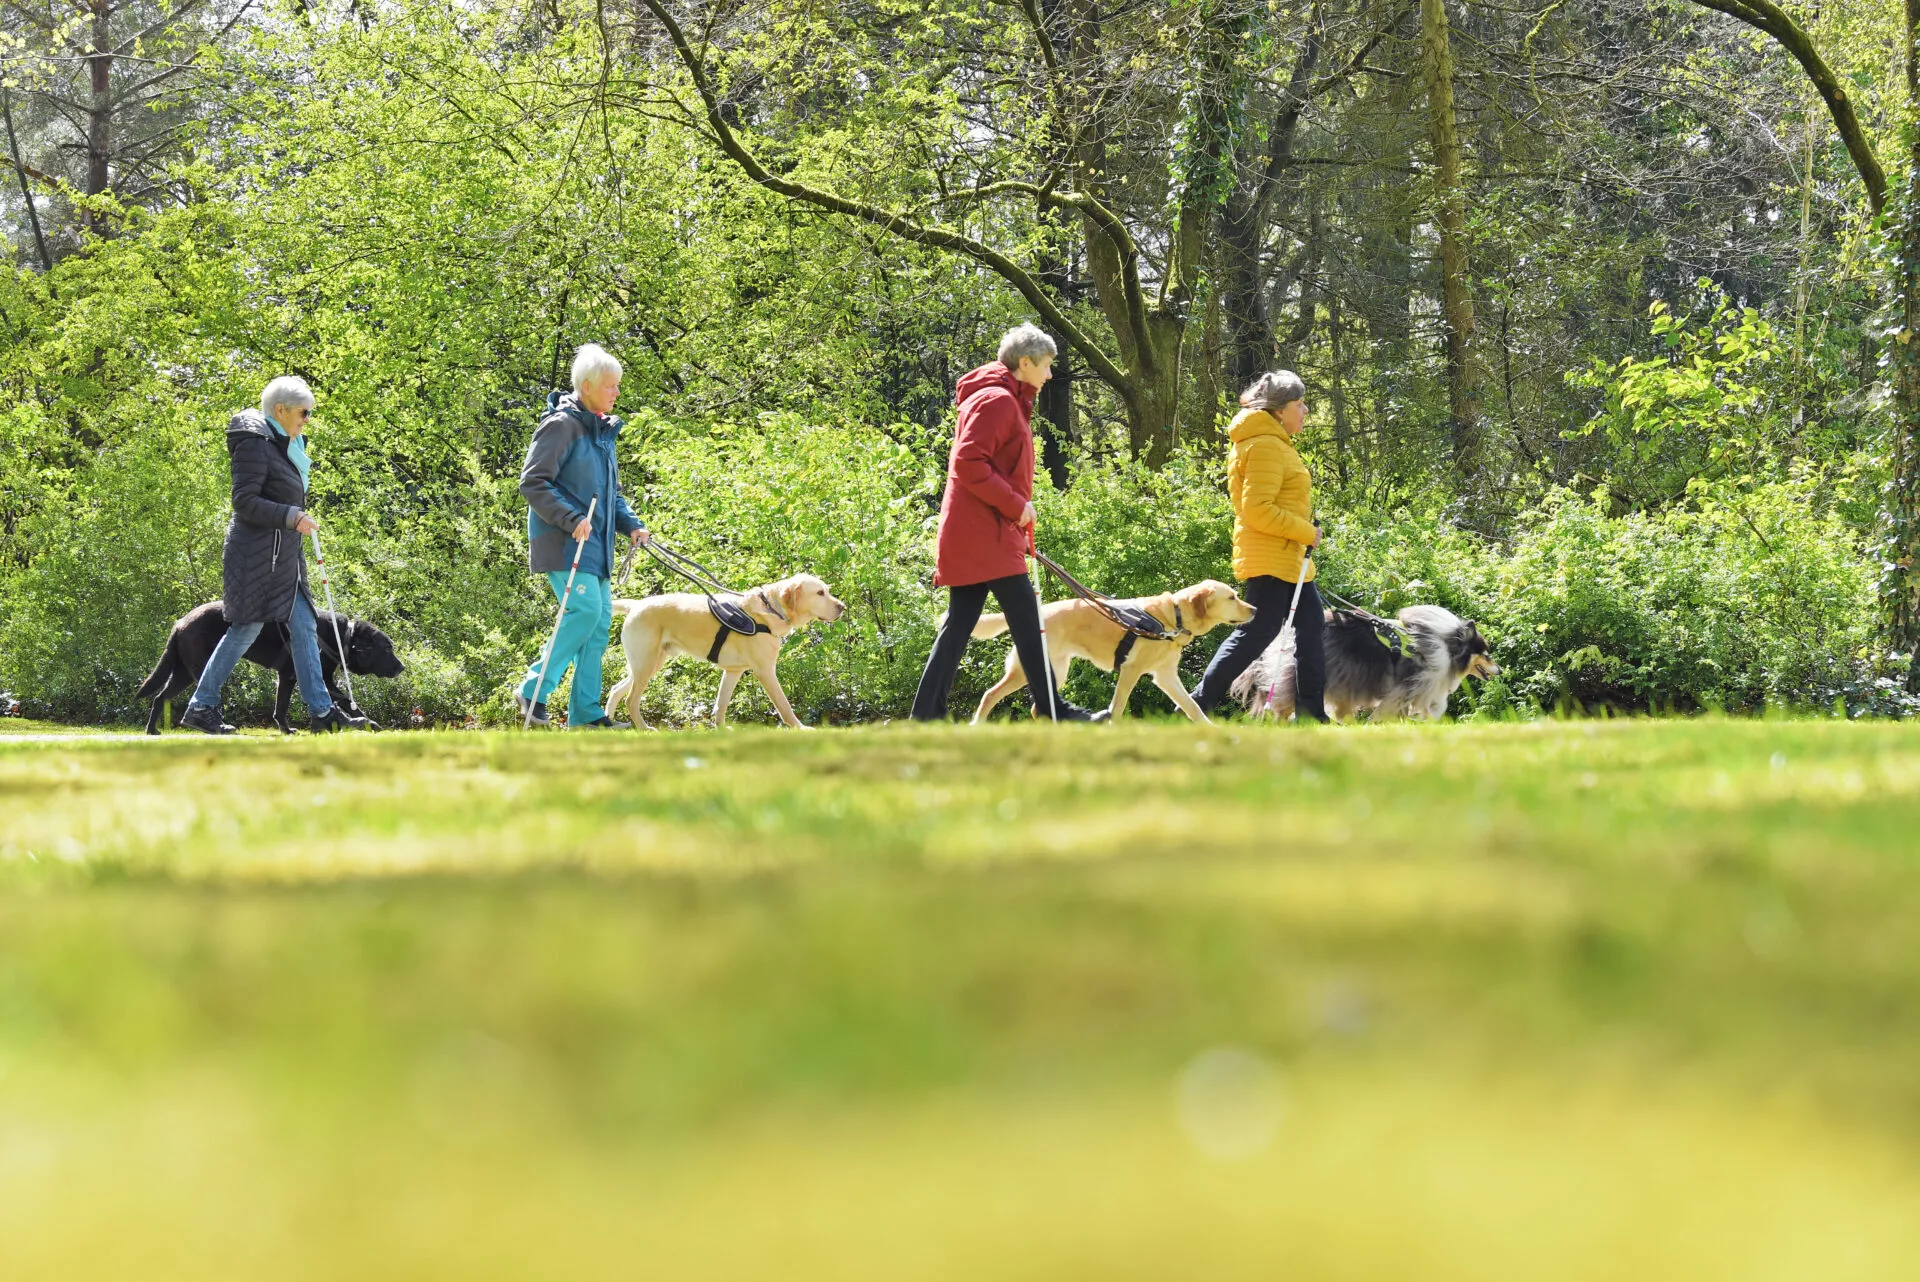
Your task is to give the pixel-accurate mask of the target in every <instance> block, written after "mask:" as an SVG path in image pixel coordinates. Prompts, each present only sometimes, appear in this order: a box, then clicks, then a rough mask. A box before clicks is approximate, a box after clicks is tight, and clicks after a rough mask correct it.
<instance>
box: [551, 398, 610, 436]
mask: <svg viewBox="0 0 1920 1282" xmlns="http://www.w3.org/2000/svg"><path fill="white" fill-rule="evenodd" d="M547 413H549V414H553V413H567V414H571V415H573V416H574V417H575V418H577V419H579V420H580V421H581V422H582V423H585V424H586V425H587V426H588V427H590V428H592V429H593V430H595V431H596V432H612V433H613V434H614V435H615V436H618V435H620V429H621V428H623V427H625V426H626V420H625V419H623V418H621V417H620V416H619V415H618V414H609V415H608V416H607V417H605V418H602V417H600V415H598V414H595V413H594V412H593V411H592V410H590V409H588V408H587V407H586V406H584V405H582V404H581V403H580V398H579V397H578V396H577V395H575V394H574V393H572V392H548V393H547Z"/></svg>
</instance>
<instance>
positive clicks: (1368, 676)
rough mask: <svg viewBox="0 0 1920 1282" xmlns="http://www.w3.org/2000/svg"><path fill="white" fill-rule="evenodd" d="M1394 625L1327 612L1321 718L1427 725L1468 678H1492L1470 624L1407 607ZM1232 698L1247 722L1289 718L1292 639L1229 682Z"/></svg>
mask: <svg viewBox="0 0 1920 1282" xmlns="http://www.w3.org/2000/svg"><path fill="white" fill-rule="evenodd" d="M1397 619H1398V621H1397V623H1396V622H1393V621H1389V620H1386V619H1377V620H1376V619H1373V618H1370V617H1368V616H1366V615H1363V614H1359V613H1356V612H1354V611H1351V610H1329V611H1327V630H1326V647H1327V715H1328V716H1330V717H1332V718H1333V719H1334V720H1335V721H1347V720H1350V719H1351V718H1352V717H1353V716H1354V715H1355V714H1356V713H1359V712H1371V713H1372V714H1373V718H1374V719H1375V720H1379V719H1380V718H1383V717H1417V718H1420V719H1423V720H1427V721H1435V720H1438V719H1439V718H1440V717H1442V716H1444V715H1445V714H1446V711H1447V699H1448V698H1449V697H1450V696H1451V695H1452V694H1453V692H1454V691H1455V690H1458V689H1459V688H1460V683H1461V682H1462V681H1465V680H1466V679H1467V678H1468V677H1491V676H1495V675H1497V674H1498V673H1499V671H1500V665H1499V664H1497V663H1495V662H1494V661H1493V655H1492V654H1491V653H1490V651H1489V650H1488V647H1487V642H1486V638H1485V637H1482V636H1481V635H1480V629H1479V628H1478V627H1477V626H1475V624H1474V622H1473V621H1472V620H1471V619H1462V618H1461V617H1460V616H1459V615H1457V614H1455V613H1453V612H1452V611H1451V610H1446V609H1442V608H1441V607H1440V606H1437V605H1410V606H1408V607H1407V608H1406V609H1404V610H1402V611H1400V613H1399V615H1398V616H1397ZM1232 694H1233V697H1234V698H1235V699H1237V700H1239V701H1240V703H1241V705H1242V706H1244V707H1245V708H1246V709H1247V711H1248V713H1249V714H1250V715H1251V716H1253V717H1254V718H1255V719H1258V718H1260V717H1268V716H1271V717H1276V718H1278V719H1279V720H1282V721H1284V720H1287V719H1288V718H1290V717H1291V716H1293V704H1294V661H1293V633H1292V631H1291V630H1288V631H1283V632H1282V633H1281V634H1280V635H1279V636H1278V637H1275V638H1274V641H1273V644H1272V645H1270V646H1268V647H1267V649H1266V652H1265V653H1264V654H1262V655H1261V656H1260V657H1259V658H1258V659H1255V660H1254V661H1253V666H1252V667H1250V668H1248V669H1247V670H1246V671H1245V672H1243V673H1242V674H1241V675H1240V677H1239V679H1238V680H1236V681H1235V682H1234V683H1233V687H1232Z"/></svg>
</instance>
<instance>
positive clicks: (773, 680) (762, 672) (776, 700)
mask: <svg viewBox="0 0 1920 1282" xmlns="http://www.w3.org/2000/svg"><path fill="white" fill-rule="evenodd" d="M753 675H754V678H755V679H756V680H757V681H759V682H760V688H761V689H762V690H765V691H766V692H767V698H769V699H771V700H773V710H774V711H775V712H778V713H779V714H780V719H781V720H782V721H784V722H786V723H787V724H788V725H790V726H792V727H793V728H794V729H795V730H811V729H813V727H812V726H810V725H807V724H806V723H805V722H803V721H801V720H800V718H799V717H796V716H794V715H793V705H792V704H790V703H788V702H787V692H786V691H785V690H782V689H781V688H780V678H779V677H778V676H776V675H775V674H774V671H773V668H772V667H771V666H768V667H765V668H755V669H754V670H753Z"/></svg>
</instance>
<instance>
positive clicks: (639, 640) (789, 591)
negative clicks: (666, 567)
mask: <svg viewBox="0 0 1920 1282" xmlns="http://www.w3.org/2000/svg"><path fill="white" fill-rule="evenodd" d="M728 595H729V596H732V594H731V593H729V594H728ZM737 603H738V604H739V606H740V608H741V609H743V610H745V611H746V612H747V616H748V617H749V618H751V619H752V620H753V621H754V622H755V623H756V624H758V625H759V626H760V627H761V628H762V629H764V631H761V632H756V633H755V634H754V635H752V636H746V635H743V634H742V633H738V632H732V631H729V630H727V629H725V628H723V627H721V626H720V621H719V620H718V619H716V618H714V617H713V612H712V611H710V610H708V609H707V599H706V598H705V597H703V596H701V595H699V594H698V593H696V592H668V593H663V594H662V595H660V596H650V597H647V598H646V599H645V600H641V601H628V600H616V601H614V603H613V609H614V612H615V613H616V614H624V615H626V616H627V621H626V622H625V623H623V624H622V625H621V626H620V644H621V646H622V647H623V648H625V650H626V652H627V675H626V676H625V677H623V678H621V681H620V684H618V685H616V686H614V688H613V690H612V692H611V693H610V694H608V696H607V706H608V707H610V708H611V707H617V706H618V705H619V704H621V703H622V702H624V703H625V704H626V705H627V717H628V719H629V720H631V721H632V722H633V724H634V725H635V726H636V727H638V728H639V729H642V730H651V729H652V728H653V727H652V726H649V725H648V724H647V723H646V722H645V721H644V720H642V719H641V717H640V696H641V695H643V694H645V693H646V691H647V683H648V682H650V681H652V680H653V678H654V674H655V673H657V672H659V671H660V668H661V666H662V665H663V664H665V663H666V661H667V660H668V659H671V658H674V657H676V656H678V655H683V654H685V655H692V656H693V657H694V658H696V659H704V660H706V661H707V662H709V663H713V664H717V665H718V666H719V668H720V673H721V675H720V693H719V695H718V696H717V697H716V698H715V699H714V701H713V724H714V725H715V726H724V725H726V724H727V702H728V700H730V699H732V698H733V689H734V687H735V686H736V685H738V684H739V683H740V674H741V673H743V672H751V673H753V675H754V677H755V678H756V679H757V680H758V681H759V682H760V686H761V688H762V689H764V690H765V691H766V692H767V697H768V698H769V699H772V700H773V707H774V710H775V711H776V712H778V713H779V714H780V719H781V720H782V721H784V722H786V723H787V724H788V725H790V726H792V727H793V728H794V729H795V730H806V729H809V728H810V727H808V726H805V725H802V724H801V721H800V718H798V717H796V716H794V715H793V705H792V704H790V703H788V702H787V692H786V691H785V690H782V689H781V688H780V678H779V676H778V675H777V674H776V673H775V672H774V665H775V664H776V663H778V662H779V661H780V646H781V644H782V643H783V642H784V641H785V640H786V639H787V638H788V637H789V636H791V635H793V634H794V633H795V632H798V631H800V630H801V629H802V628H805V627H807V626H808V625H809V624H812V623H831V622H833V621H834V620H835V619H837V618H839V617H840V616H841V615H843V614H845V613H846V612H847V603H846V602H845V601H842V600H840V599H839V598H838V597H836V596H834V595H833V593H832V592H831V591H829V590H828V588H827V585H826V583H825V582H824V581H823V580H821V579H818V578H815V577H814V576H813V575H811V574H796V575H793V576H792V577H790V578H785V579H781V580H780V581H779V582H777V583H769V584H767V585H766V586H765V587H763V588H754V589H752V590H751V591H749V592H745V593H742V594H741V595H740V596H739V597H738V598H737Z"/></svg>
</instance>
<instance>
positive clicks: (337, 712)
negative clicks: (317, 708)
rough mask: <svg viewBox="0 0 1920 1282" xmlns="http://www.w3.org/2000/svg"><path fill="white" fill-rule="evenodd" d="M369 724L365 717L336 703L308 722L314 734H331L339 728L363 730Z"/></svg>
mask: <svg viewBox="0 0 1920 1282" xmlns="http://www.w3.org/2000/svg"><path fill="white" fill-rule="evenodd" d="M369 724H370V723H369V722H368V720H367V719H366V718H365V717H357V716H355V715H353V714H352V713H350V712H347V711H346V710H344V709H343V708H341V707H340V705H339V704H337V703H336V704H334V705H333V706H332V707H331V708H328V709H327V710H326V712H325V713H324V714H322V715H321V716H318V717H315V718H313V720H312V721H311V722H310V723H309V725H310V726H311V727H312V730H313V732H314V733H315V734H333V733H335V732H337V731H341V730H365V729H366V728H367V726H368V725H369Z"/></svg>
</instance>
